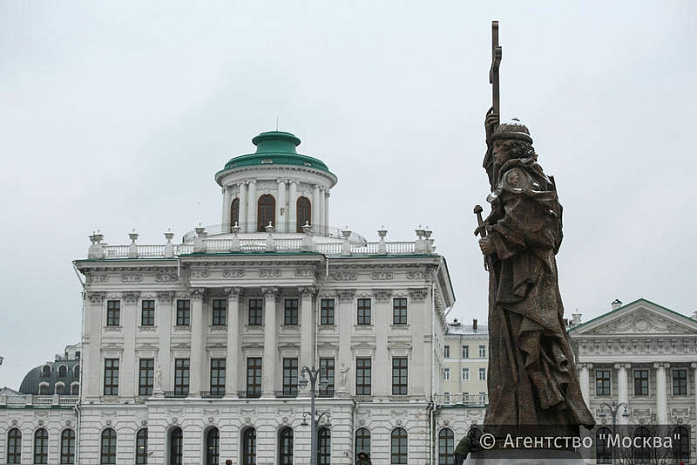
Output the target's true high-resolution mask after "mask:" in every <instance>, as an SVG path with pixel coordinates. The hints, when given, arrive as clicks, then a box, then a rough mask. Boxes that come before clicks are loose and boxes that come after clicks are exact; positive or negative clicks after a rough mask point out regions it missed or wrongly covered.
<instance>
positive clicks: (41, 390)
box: [39, 383, 48, 396]
mask: <svg viewBox="0 0 697 465" xmlns="http://www.w3.org/2000/svg"><path fill="white" fill-rule="evenodd" d="M39 395H40V396H47V395H48V383H41V385H40V386H39Z"/></svg>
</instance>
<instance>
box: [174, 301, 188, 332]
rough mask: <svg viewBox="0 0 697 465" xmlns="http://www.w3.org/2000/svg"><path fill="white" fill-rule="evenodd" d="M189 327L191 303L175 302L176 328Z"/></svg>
mask: <svg viewBox="0 0 697 465" xmlns="http://www.w3.org/2000/svg"><path fill="white" fill-rule="evenodd" d="M189 325H191V301H190V300H177V326H189Z"/></svg>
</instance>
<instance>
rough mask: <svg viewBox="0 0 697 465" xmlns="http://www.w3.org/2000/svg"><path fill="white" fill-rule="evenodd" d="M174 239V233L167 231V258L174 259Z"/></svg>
mask: <svg viewBox="0 0 697 465" xmlns="http://www.w3.org/2000/svg"><path fill="white" fill-rule="evenodd" d="M173 237H174V233H173V232H171V231H167V232H166V233H165V239H167V243H166V244H165V258H172V257H174V245H172V238H173Z"/></svg>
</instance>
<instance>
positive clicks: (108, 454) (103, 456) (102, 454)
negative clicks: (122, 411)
mask: <svg viewBox="0 0 697 465" xmlns="http://www.w3.org/2000/svg"><path fill="white" fill-rule="evenodd" d="M99 463H100V464H103V465H113V464H115V463H116V431H114V430H113V429H111V428H107V429H105V430H104V431H102V441H101V444H100V449H99ZM180 463H181V462H180Z"/></svg>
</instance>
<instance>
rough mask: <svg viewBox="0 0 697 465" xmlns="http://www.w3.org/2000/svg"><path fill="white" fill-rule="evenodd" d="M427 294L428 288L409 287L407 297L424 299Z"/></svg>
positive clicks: (415, 299)
mask: <svg viewBox="0 0 697 465" xmlns="http://www.w3.org/2000/svg"><path fill="white" fill-rule="evenodd" d="M427 296H428V288H419V289H409V297H411V299H412V300H414V301H419V300H425V299H426V297H427Z"/></svg>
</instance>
